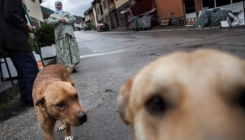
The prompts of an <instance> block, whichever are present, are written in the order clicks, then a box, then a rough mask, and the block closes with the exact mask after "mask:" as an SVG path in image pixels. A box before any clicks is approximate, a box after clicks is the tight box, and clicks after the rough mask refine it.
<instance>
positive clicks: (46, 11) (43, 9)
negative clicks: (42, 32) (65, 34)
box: [41, 6, 82, 20]
mask: <svg viewBox="0 0 245 140" xmlns="http://www.w3.org/2000/svg"><path fill="white" fill-rule="evenodd" d="M41 10H42V13H43V14H47V15H51V14H53V13H54V11H53V10H51V9H49V8H46V7H43V6H41ZM74 17H75V18H76V20H82V17H81V16H76V15H74Z"/></svg>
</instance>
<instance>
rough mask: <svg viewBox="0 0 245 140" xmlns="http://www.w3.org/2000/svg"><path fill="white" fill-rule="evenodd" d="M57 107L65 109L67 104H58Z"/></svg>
mask: <svg viewBox="0 0 245 140" xmlns="http://www.w3.org/2000/svg"><path fill="white" fill-rule="evenodd" d="M56 106H57V107H58V108H64V107H65V103H64V102H61V103H58V104H56Z"/></svg>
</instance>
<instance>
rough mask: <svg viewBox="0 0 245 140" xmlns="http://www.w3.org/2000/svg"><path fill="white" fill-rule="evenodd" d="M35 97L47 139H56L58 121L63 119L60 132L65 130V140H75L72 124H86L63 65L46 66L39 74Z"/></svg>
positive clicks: (36, 107) (36, 109)
mask: <svg viewBox="0 0 245 140" xmlns="http://www.w3.org/2000/svg"><path fill="white" fill-rule="evenodd" d="M70 71H71V70H70ZM32 97H33V102H34V105H35V111H36V115H37V119H38V123H39V124H40V126H41V128H42V130H43V132H44V137H45V139H46V140H54V139H55V138H54V135H53V131H54V126H55V123H56V121H57V120H60V122H59V128H58V129H59V130H64V129H65V130H66V132H65V140H73V139H74V138H73V136H72V134H71V126H70V125H72V126H80V125H82V124H83V123H84V122H86V121H87V115H86V112H85V111H84V110H83V108H82V107H81V106H80V104H79V99H78V94H77V91H76V89H75V88H74V83H73V81H72V78H71V76H70V73H69V71H68V70H67V69H66V68H65V67H63V66H61V65H50V66H47V67H45V68H43V69H42V70H41V71H40V72H39V73H38V75H37V77H36V80H35V82H34V85H33V93H32Z"/></svg>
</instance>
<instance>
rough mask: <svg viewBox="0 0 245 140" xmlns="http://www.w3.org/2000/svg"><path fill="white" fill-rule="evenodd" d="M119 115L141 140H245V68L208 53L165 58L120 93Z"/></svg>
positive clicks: (227, 56)
mask: <svg viewBox="0 0 245 140" xmlns="http://www.w3.org/2000/svg"><path fill="white" fill-rule="evenodd" d="M118 110H119V113H120V116H121V118H122V120H123V121H124V122H125V123H126V124H129V125H131V127H132V128H133V130H134V137H135V139H137V140H245V62H244V60H241V59H239V58H237V57H235V56H232V55H230V54H227V53H224V52H220V51H217V50H209V49H207V50H205V49H204V50H197V51H195V52H191V53H187V52H176V53H173V54H169V55H166V56H163V57H160V58H159V59H157V60H155V61H153V62H152V63H150V64H149V65H147V66H146V67H144V68H143V69H142V70H140V71H139V72H138V74H137V75H136V76H135V77H134V78H131V79H129V80H128V81H127V82H126V83H125V84H124V85H123V86H122V87H121V91H120V94H119V96H118Z"/></svg>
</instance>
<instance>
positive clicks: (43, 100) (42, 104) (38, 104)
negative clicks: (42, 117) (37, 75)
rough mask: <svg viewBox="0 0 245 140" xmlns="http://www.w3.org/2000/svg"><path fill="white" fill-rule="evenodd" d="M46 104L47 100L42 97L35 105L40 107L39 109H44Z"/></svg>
mask: <svg viewBox="0 0 245 140" xmlns="http://www.w3.org/2000/svg"><path fill="white" fill-rule="evenodd" d="M44 103H45V98H44V97H42V98H40V99H38V100H37V101H36V103H35V105H36V106H39V107H41V108H43V107H44Z"/></svg>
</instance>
